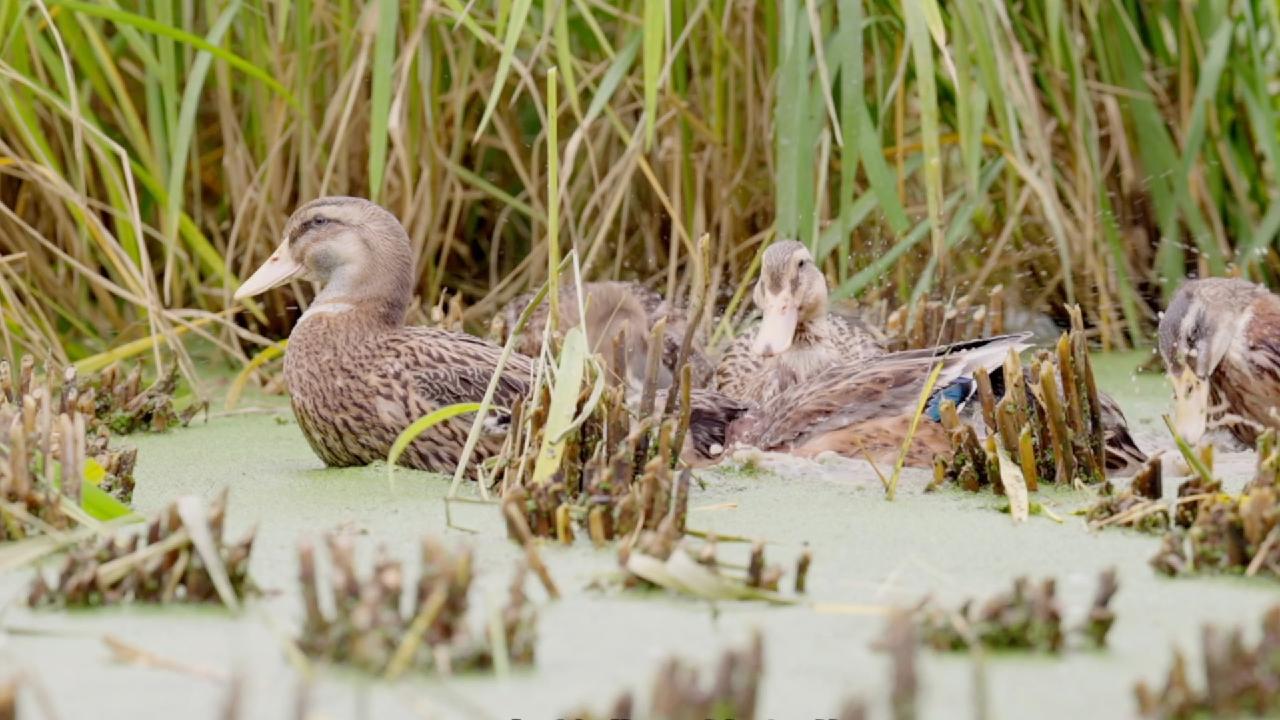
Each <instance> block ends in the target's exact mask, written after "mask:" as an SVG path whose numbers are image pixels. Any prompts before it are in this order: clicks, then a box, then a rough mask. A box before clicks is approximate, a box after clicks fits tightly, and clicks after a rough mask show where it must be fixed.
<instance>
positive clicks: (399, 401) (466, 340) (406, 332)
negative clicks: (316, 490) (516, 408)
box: [235, 197, 532, 472]
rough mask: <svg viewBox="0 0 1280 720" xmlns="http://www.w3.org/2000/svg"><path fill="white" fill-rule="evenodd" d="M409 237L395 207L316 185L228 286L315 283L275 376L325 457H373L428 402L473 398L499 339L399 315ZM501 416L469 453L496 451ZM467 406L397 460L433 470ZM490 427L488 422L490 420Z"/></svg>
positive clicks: (504, 393)
mask: <svg viewBox="0 0 1280 720" xmlns="http://www.w3.org/2000/svg"><path fill="white" fill-rule="evenodd" d="M412 268H413V256H412V252H411V250H410V248H409V238H408V236H407V235H406V234H405V231H404V228H403V227H402V226H401V225H400V222H399V221H398V220H396V218H395V216H394V215H392V214H391V213H389V212H387V211H386V210H384V209H383V208H381V207H379V206H377V205H375V204H374V203H371V202H369V201H368V200H362V199H359V198H351V197H327V198H321V199H319V200H313V201H311V202H309V203H307V204H306V205H303V206H302V207H300V208H298V210H297V211H295V212H294V213H293V216H292V217H290V218H289V221H288V224H287V225H286V226H285V232H284V240H283V242H282V243H281V244H280V247H279V248H277V249H276V251H275V252H274V253H272V255H271V257H270V258H269V259H268V260H267V261H266V262H265V263H263V265H262V267H260V268H258V270H257V271H256V272H255V273H254V274H253V275H252V276H251V277H250V278H249V279H248V280H246V281H245V283H244V284H243V285H242V286H241V287H240V289H239V290H237V291H236V294H235V297H236V299H237V300H239V299H243V298H247V297H251V296H253V295H257V294H259V293H262V292H265V291H267V290H269V289H271V288H273V287H276V286H278V285H281V284H283V283H286V282H288V281H290V280H293V279H306V280H313V281H315V282H318V283H320V285H321V290H320V294H319V295H317V296H316V298H315V301H314V302H313V303H312V304H311V305H310V307H308V308H307V311H306V312H305V313H303V315H302V317H301V318H299V320H298V322H297V324H296V325H295V326H294V328H293V332H292V333H291V334H290V335H289V347H288V350H287V352H286V353H285V359H284V377H285V384H286V385H287V386H288V388H289V394H290V396H291V399H292V403H293V412H294V415H295V416H296V417H297V419H298V425H299V426H300V427H301V428H302V432H303V434H304V435H305V436H306V438H307V441H308V442H309V443H310V444H311V448H312V449H313V450H314V451H315V453H316V455H318V456H320V459H321V460H323V461H324V462H325V464H326V465H329V466H339V467H340V466H350V465H365V464H368V463H370V462H372V461H374V460H379V459H385V458H386V457H387V452H388V450H390V448H391V444H392V442H393V441H394V440H395V438H396V436H397V435H398V434H399V433H400V432H401V431H402V430H403V429H404V428H405V427H406V426H408V425H409V424H410V423H412V422H413V421H414V420H416V419H418V418H419V417H422V416H423V415H426V414H428V413H430V412H432V411H434V410H436V409H438V408H441V407H444V406H447V405H452V404H455V403H462V402H479V401H480V400H481V399H482V398H483V397H484V393H485V389H486V388H487V387H488V384H489V380H490V378H491V377H492V376H493V373H494V370H495V369H496V368H497V363H498V358H499V356H500V354H501V348H499V347H497V346H496V345H493V344H492V343H489V342H486V341H484V340H480V339H478V338H474V337H471V336H469V335H464V334H461V333H456V332H450V331H447V330H441V329H437V328H429V327H408V326H406V325H405V324H404V318H405V312H406V311H407V310H408V307H409V302H410V300H411V298H412V293H413V286H414V282H413V275H412ZM531 377H532V364H531V362H530V361H529V359H528V358H526V357H524V356H520V355H513V356H512V357H511V358H510V359H509V360H508V362H507V364H506V367H504V368H503V371H502V375H501V378H500V380H499V383H498V386H497V392H496V395H495V397H494V404H495V405H496V406H497V407H499V408H509V407H511V405H512V403H514V402H515V400H516V399H517V398H520V397H523V396H524V395H525V394H526V393H527V392H528V389H529V386H530V379H531ZM505 419H506V418H505V417H504V416H503V415H502V414H501V413H500V412H495V415H494V416H493V418H492V421H493V422H492V428H491V432H489V433H487V434H486V435H485V436H484V437H483V438H482V439H481V441H480V442H479V444H478V445H477V447H476V453H475V456H474V457H473V460H474V461H479V460H482V459H484V458H485V457H488V456H490V455H492V454H494V453H496V452H497V451H498V449H499V447H500V445H501V441H502V435H503V433H502V432H501V425H502V423H503V422H504V420H505ZM472 420H473V416H471V415H463V416H459V417H457V418H454V419H451V420H448V421H445V422H443V423H440V424H438V425H436V426H435V427H433V428H431V429H430V430H428V431H427V432H426V433H424V434H423V435H422V436H421V437H419V438H418V439H417V440H416V441H415V442H414V443H413V445H412V446H410V447H409V449H408V450H407V451H406V452H405V453H404V455H403V456H402V460H401V463H402V464H404V465H407V466H410V467H414V468H419V469H422V470H431V471H435V472H452V471H453V470H454V468H455V467H456V466H457V464H458V460H459V457H460V455H461V453H462V447H463V444H464V443H465V441H466V437H467V434H468V432H469V430H470V428H471V424H472ZM495 431H496V432H495Z"/></svg>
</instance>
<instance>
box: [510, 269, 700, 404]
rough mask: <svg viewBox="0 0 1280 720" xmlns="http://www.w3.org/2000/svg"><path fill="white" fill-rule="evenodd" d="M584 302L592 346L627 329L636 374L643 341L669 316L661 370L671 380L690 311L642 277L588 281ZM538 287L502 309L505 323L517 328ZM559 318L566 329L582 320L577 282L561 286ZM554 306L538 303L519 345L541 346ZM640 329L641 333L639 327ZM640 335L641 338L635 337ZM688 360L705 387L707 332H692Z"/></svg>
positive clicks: (662, 380) (526, 348)
mask: <svg viewBox="0 0 1280 720" xmlns="http://www.w3.org/2000/svg"><path fill="white" fill-rule="evenodd" d="M582 287H583V290H584V293H583V294H584V295H585V298H584V303H583V305H585V307H586V311H587V323H586V326H585V329H586V332H587V337H588V340H589V341H590V342H591V345H592V347H593V348H594V349H595V350H596V351H597V352H601V353H603V354H604V355H605V356H606V357H608V356H609V353H608V352H606V350H608V349H609V348H610V347H611V343H612V340H613V336H614V335H615V334H618V333H620V332H623V331H626V332H627V338H628V339H627V341H626V344H627V347H628V352H627V369H628V372H629V373H630V374H632V375H633V378H632V379H633V380H634V379H635V377H638V374H640V373H643V369H644V362H645V356H644V354H643V353H642V352H640V351H639V348H640V344H641V343H643V346H644V347H645V348H647V346H648V333H649V331H650V329H651V328H652V327H653V325H654V324H655V323H657V322H658V320H660V319H665V320H666V321H667V325H666V332H665V333H664V335H663V342H662V373H661V374H660V375H659V385H660V386H662V387H666V386H669V385H670V384H671V380H672V378H674V377H675V376H676V373H677V368H676V363H677V360H678V359H679V354H680V343H681V342H682V341H683V340H684V335H685V329H686V328H687V327H688V317H687V314H686V312H685V311H684V309H683V308H679V307H675V306H673V305H672V304H671V303H669V302H667V301H666V300H664V299H663V298H662V296H661V295H659V294H658V293H656V292H654V291H653V290H651V289H649V288H648V287H645V286H644V285H641V284H640V283H637V282H627V281H617V280H602V281H597V282H589V283H584V284H583V286H582ZM533 296H534V293H525V294H524V295H521V296H519V297H517V298H515V299H514V300H512V301H511V303H509V304H508V305H507V307H506V309H505V310H504V311H503V312H502V325H503V326H504V327H505V328H508V329H510V328H514V327H515V324H516V320H517V318H519V317H520V314H521V313H522V312H524V310H525V308H526V307H528V306H529V303H530V302H532V300H533ZM559 304H560V316H561V317H560V322H559V327H560V328H561V329H567V328H570V327H574V326H576V325H578V323H579V317H578V316H579V314H580V312H579V304H578V289H577V287H576V286H575V285H574V284H572V283H567V284H564V285H562V286H561V288H560V303H559ZM550 312H551V303H549V302H547V301H546V300H545V299H544V300H543V301H542V303H540V304H539V305H538V307H537V308H535V309H534V311H533V314H532V315H530V316H529V322H528V323H526V324H525V327H524V329H523V331H522V332H521V333H520V336H519V338H517V344H516V349H517V350H519V351H520V352H523V353H524V354H526V355H529V356H536V355H537V354H538V353H539V352H541V350H542V338H543V334H544V330H545V328H546V325H547V316H548V315H549V314H550ZM637 330H638V331H639V332H638V333H637V332H636V331H637ZM636 337H638V338H639V340H638V341H637V339H634V338H636ZM687 360H688V363H689V364H690V365H691V366H692V367H693V382H694V386H695V387H703V386H705V385H706V384H708V383H709V382H710V381H711V374H712V367H711V363H710V362H709V361H708V360H707V357H706V354H705V347H704V342H703V338H702V337H701V335H700V334H696V333H695V335H694V337H693V343H692V345H691V346H690V349H689V356H688V359H687Z"/></svg>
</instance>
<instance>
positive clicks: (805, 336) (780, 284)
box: [715, 240, 885, 403]
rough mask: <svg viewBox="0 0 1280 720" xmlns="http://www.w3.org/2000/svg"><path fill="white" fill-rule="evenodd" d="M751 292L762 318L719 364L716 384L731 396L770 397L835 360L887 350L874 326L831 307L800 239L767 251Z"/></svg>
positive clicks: (757, 399)
mask: <svg viewBox="0 0 1280 720" xmlns="http://www.w3.org/2000/svg"><path fill="white" fill-rule="evenodd" d="M753 297H754V298H755V303H756V305H757V306H758V307H759V308H760V310H761V312H762V314H763V317H762V319H761V321H760V323H759V324H758V325H757V326H756V327H754V328H753V329H752V330H751V331H749V332H744V333H742V334H741V335H739V336H738V337H737V338H736V339H735V340H734V342H733V344H732V345H730V346H729V348H728V350H726V351H725V354H724V356H723V357H722V358H721V359H720V363H719V365H718V366H717V367H716V375H715V382H716V389H717V390H719V391H720V392H722V393H724V394H725V395H728V396H730V397H733V398H737V399H739V400H745V401H747V402H752V403H759V402H764V401H766V400H768V399H770V398H772V397H774V396H776V395H778V394H779V393H780V392H782V391H783V390H785V389H786V388H787V387H788V386H790V385H793V384H797V383H803V382H805V381H806V380H807V379H809V378H810V377H812V376H813V375H814V374H816V373H818V372H820V371H822V370H823V369H825V368H827V367H829V366H831V365H833V364H839V363H845V362H854V361H858V360H864V359H867V358H872V357H878V356H880V355H883V354H884V353H885V350H884V348H883V347H881V345H880V342H879V340H878V338H876V336H875V335H874V333H872V332H871V331H870V330H869V329H868V328H866V327H863V326H862V325H861V324H860V323H858V322H857V321H855V320H850V319H846V318H843V317H841V316H839V315H835V314H832V313H830V312H828V311H827V281H826V278H825V277H823V275H822V271H820V270H819V269H818V268H817V266H816V265H814V263H813V258H812V256H811V255H810V254H809V251H808V249H806V248H805V246H804V245H802V244H800V243H798V242H795V241H794V240H787V241H780V242H776V243H774V244H773V245H771V246H769V248H768V249H767V250H765V252H764V257H763V258H762V260H761V266H760V280H759V281H758V282H757V283H756V286H755V292H754V293H753Z"/></svg>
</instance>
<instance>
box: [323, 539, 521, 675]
mask: <svg viewBox="0 0 1280 720" xmlns="http://www.w3.org/2000/svg"><path fill="white" fill-rule="evenodd" d="M324 547H325V548H326V549H327V554H328V559H329V562H328V566H329V567H328V569H329V572H328V576H329V582H328V583H327V584H326V583H324V582H323V581H322V580H321V576H320V575H319V574H318V573H317V571H316V560H317V551H316V546H315V545H313V544H311V543H310V542H304V543H303V544H302V545H301V546H300V547H299V548H298V566H299V579H300V581H301V583H302V596H303V602H304V604H305V620H304V621H303V627H302V635H301V637H300V638H299V640H298V643H299V647H300V648H301V649H302V651H303V652H304V653H306V654H307V655H309V656H311V657H315V658H323V659H325V660H328V661H330V662H333V663H340V664H345V665H351V666H353V667H356V668H359V669H361V670H364V671H366V672H371V673H379V674H382V675H384V676H386V677H388V678H394V677H398V676H400V675H401V674H403V673H404V672H407V671H415V672H429V671H434V672H438V673H441V674H450V673H452V672H455V671H462V670H476V669H488V668H491V667H493V666H494V665H497V664H502V665H504V666H505V665H508V664H517V665H528V664H532V662H533V653H534V647H535V644H536V639H537V636H536V615H535V612H534V609H533V607H532V606H531V605H530V604H529V602H528V598H527V596H526V595H525V592H524V586H525V577H526V575H527V568H526V567H525V566H524V565H520V566H518V567H517V569H516V573H515V578H514V579H513V581H512V583H511V587H510V590H509V594H508V601H507V604H506V606H505V607H504V608H503V610H502V611H501V614H500V616H499V617H496V618H493V619H492V621H491V623H492V626H491V627H489V628H488V629H487V632H481V633H472V632H471V631H470V628H469V626H468V624H467V608H468V601H469V595H470V592H471V581H472V578H473V566H472V553H471V550H470V549H467V548H462V549H459V550H456V551H450V550H449V549H447V548H446V547H445V546H444V545H442V544H440V543H439V542H438V541H436V540H434V539H432V538H425V539H423V541H422V551H421V560H420V562H421V567H420V568H419V575H418V579H417V583H416V584H411V585H406V583H405V575H406V574H405V570H404V567H403V565H402V564H401V563H400V562H399V561H397V560H394V559H392V558H391V557H390V556H388V555H387V552H386V548H380V549H379V551H378V555H377V558H376V559H375V560H374V563H373V568H372V571H371V572H370V573H368V574H361V573H359V572H358V571H357V569H356V559H355V548H354V546H353V544H352V542H351V540H350V538H348V537H346V536H343V535H335V534H330V535H327V536H326V537H325V538H324ZM403 604H408V605H411V606H412V607H413V611H412V612H411V613H409V614H408V615H406V614H404V613H402V612H401V607H403ZM327 608H332V610H329V609H327Z"/></svg>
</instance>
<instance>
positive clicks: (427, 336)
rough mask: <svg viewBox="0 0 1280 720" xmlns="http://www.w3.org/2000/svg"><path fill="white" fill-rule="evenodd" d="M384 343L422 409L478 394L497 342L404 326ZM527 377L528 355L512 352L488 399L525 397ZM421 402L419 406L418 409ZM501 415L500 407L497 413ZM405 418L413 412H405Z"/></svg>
mask: <svg viewBox="0 0 1280 720" xmlns="http://www.w3.org/2000/svg"><path fill="white" fill-rule="evenodd" d="M397 338H398V340H399V342H396V343H394V344H392V345H388V346H387V350H386V351H387V352H389V353H391V354H392V355H394V358H393V360H392V366H398V367H400V368H402V369H403V381H404V382H406V383H407V384H409V386H410V387H411V388H412V390H413V393H414V396H415V398H416V399H417V400H418V403H416V404H417V405H420V406H421V407H418V408H415V410H419V411H421V412H422V414H425V413H426V412H430V411H431V410H433V409H435V408H438V407H443V406H446V405H453V404H456V403H464V402H480V401H481V400H483V399H484V394H485V391H486V390H487V389H488V387H489V381H490V379H491V378H492V377H493V372H494V370H495V369H496V368H497V366H498V360H499V359H500V358H501V356H502V348H500V347H498V346H497V345H494V344H493V343H491V342H488V341H487V340H482V339H480V338H477V337H473V336H471V335H466V334H464V333H456V332H450V331H448V330H442V329H439V328H430V327H409V328H404V332H403V333H401V334H398V336H397ZM532 381H533V361H532V360H530V359H529V358H528V357H525V356H524V355H521V354H519V353H512V354H511V356H510V357H508V358H507V362H506V364H505V365H504V367H503V369H502V375H501V377H500V378H499V380H498V385H497V388H496V389H495V391H494V396H493V404H494V406H495V407H497V408H502V409H504V410H505V409H509V408H511V406H512V405H513V404H514V403H515V401H516V400H517V399H519V398H523V397H525V396H526V395H527V394H528V392H529V388H530V387H531V384H532ZM424 408H425V410H424ZM499 414H500V415H505V413H499ZM409 419H410V420H411V421H412V420H414V419H415V418H409Z"/></svg>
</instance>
